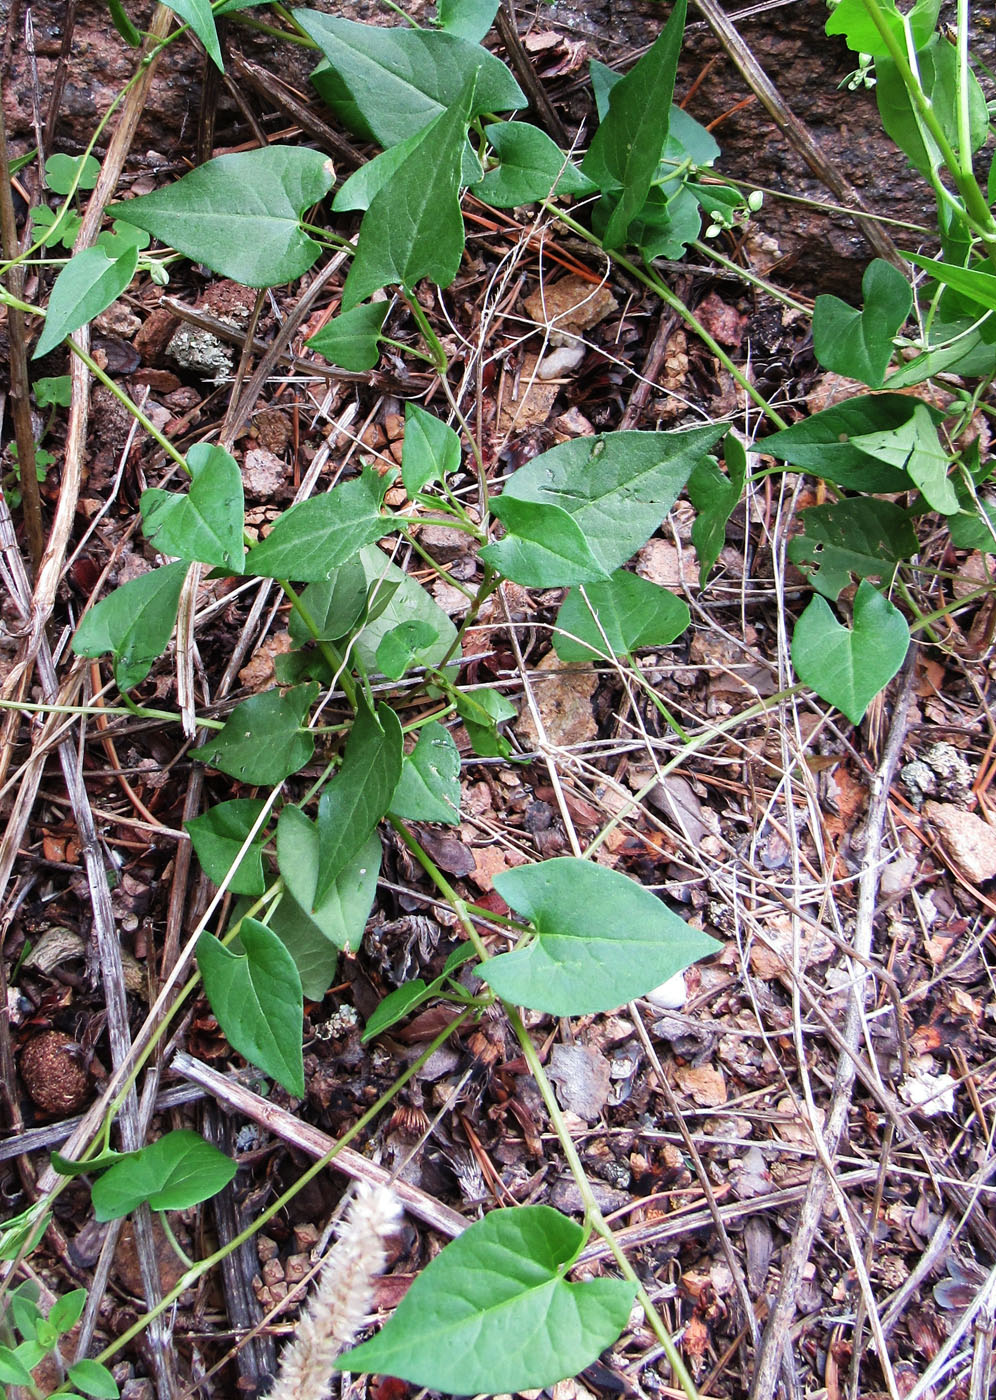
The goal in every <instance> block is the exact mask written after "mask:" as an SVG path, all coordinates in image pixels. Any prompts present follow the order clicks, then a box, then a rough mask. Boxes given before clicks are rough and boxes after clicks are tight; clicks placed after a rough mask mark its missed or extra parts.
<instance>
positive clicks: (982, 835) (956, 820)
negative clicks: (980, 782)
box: [923, 802, 996, 884]
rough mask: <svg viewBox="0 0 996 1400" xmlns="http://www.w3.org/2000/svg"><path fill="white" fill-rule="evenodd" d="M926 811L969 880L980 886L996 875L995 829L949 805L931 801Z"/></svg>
mask: <svg viewBox="0 0 996 1400" xmlns="http://www.w3.org/2000/svg"><path fill="white" fill-rule="evenodd" d="M923 811H924V815H925V816H926V817H927V819H928V821H930V822H932V823H933V825H934V826H935V827H936V829H937V834H938V836H939V837H940V840H941V845H942V846H943V847H944V849H945V851H946V852H947V854H948V855H949V856H950V857H951V860H952V861H953V862H954V864H955V865H956V866H957V867H958V869H959V871H960V872H961V874H962V875H964V876H965V878H966V879H968V880H971V881H972V883H973V884H978V883H979V882H980V881H982V880H991V879H992V878H993V876H994V875H996V830H994V829H993V828H992V827H991V826H990V825H989V823H988V822H984V821H983V820H982V818H981V817H977V816H976V815H975V813H974V812H966V811H964V809H963V808H961V807H955V806H953V805H952V804H951V803H950V802H928V803H926V804H925V806H924V809H923Z"/></svg>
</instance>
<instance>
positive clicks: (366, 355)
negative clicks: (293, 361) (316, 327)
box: [305, 301, 391, 374]
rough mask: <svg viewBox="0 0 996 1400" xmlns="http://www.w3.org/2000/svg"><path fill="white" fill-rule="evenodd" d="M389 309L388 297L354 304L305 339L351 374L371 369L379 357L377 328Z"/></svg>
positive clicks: (325, 356)
mask: <svg viewBox="0 0 996 1400" xmlns="http://www.w3.org/2000/svg"><path fill="white" fill-rule="evenodd" d="M390 309H391V303H390V302H389V301H375V302H371V303H369V304H368V305H365V306H354V307H353V309H352V311H346V312H345V313H344V314H343V315H342V316H335V317H333V319H332V320H331V321H329V323H328V325H326V326H323V327H322V329H321V330H320V331H319V332H318V333H317V335H313V336H312V337H311V339H310V340H309V341H306V342H305V343H306V344H307V346H308V348H309V349H310V350H317V351H318V353H319V355H322V356H323V357H324V358H325V359H326V360H328V362H329V364H330V365H338V366H339V367H340V369H348V370H350V371H351V372H352V373H354V374H360V373H362V372H363V370H367V369H373V367H374V365H375V364H376V363H377V361H378V360H379V359H380V332H381V327H382V326H383V324H384V318H385V317H386V315H387V313H388V312H389V311H390Z"/></svg>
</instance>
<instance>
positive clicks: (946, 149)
mask: <svg viewBox="0 0 996 1400" xmlns="http://www.w3.org/2000/svg"><path fill="white" fill-rule="evenodd" d="M862 3H863V4H864V7H865V10H866V11H867V13H868V15H869V18H870V19H871V21H872V23H873V24H874V25H875V28H876V29H877V30H878V32H879V34H880V35H881V38H882V42H883V43H884V45H885V47H886V48H887V49H888V51H889V57H890V58H891V59H892V61H893V63H894V64H895V65H896V69H897V71H898V73H899V76H900V78H901V79H902V81H903V85H904V87H905V88H906V91H907V93H908V94H909V98H910V101H911V102H912V104H913V106H914V108H915V109H916V114H917V117H918V118H919V120H920V122H921V123H922V124H923V126H924V127H925V128H926V129H927V131H928V132H929V133H930V136H931V138H932V140H933V141H934V144H935V145H936V147H937V150H938V153H939V154H940V157H941V160H942V161H943V163H944V166H945V168H946V169H947V171H948V173H949V175H950V176H951V178H952V180H953V181H954V184H955V188H956V189H957V190H958V193H959V195H960V196H961V198H962V200H963V201H964V206H965V207H964V211H963V212H964V215H965V217H966V218H967V219H968V221H969V223H970V224H971V226H972V228H973V229H974V230H975V232H976V233H977V235H978V236H979V238H980V239H981V240H982V241H983V243H984V244H985V245H986V255H987V257H988V258H989V261H990V262H991V263H992V264H993V266H994V267H996V220H994V219H993V215H992V212H991V211H990V208H989V205H988V204H987V203H986V198H985V195H984V194H983V193H982V191H981V189H980V188H979V184H978V181H977V180H976V178H975V173H974V171H973V170H972V165H971V159H969V161H968V162H967V163H965V164H963V163H962V161H961V160H960V159H959V156H958V154H957V153H956V152H955V150H954V148H953V147H952V145H951V142H950V141H949V140H948V137H947V133H946V132H945V130H944V128H943V126H942V125H941V123H940V121H939V120H938V118H937V114H936V113H935V111H934V105H933V102H932V101H931V99H930V98H929V97H928V96H927V94H926V93H925V92H924V90H923V85H922V83H921V82H920V79H919V76H918V75H917V74H916V73H914V71H913V68H912V66H911V64H910V61H909V58H908V57H907V54H906V52H905V50H904V48H903V45H902V44H900V42H899V40H898V39H897V38H896V36H895V34H894V33H893V31H892V28H891V27H890V25H889V23H888V20H887V19H886V16H885V14H884V13H883V10H882V6H881V4H880V3H879V0H862ZM960 13H961V3H960V4H959V17H960ZM942 42H943V41H942ZM959 86H961V84H960V83H959ZM966 100H967V99H966ZM960 102H961V94H960V93H959V104H960ZM933 174H934V175H935V177H936V171H935V172H933ZM932 183H933V182H932ZM937 183H938V184H939V183H940V182H939V181H938V182H937ZM935 188H936V185H935ZM941 191H943V194H944V196H946V198H947V199H950V198H951V196H950V193H949V192H948V191H947V190H945V189H944V187H943V185H941Z"/></svg>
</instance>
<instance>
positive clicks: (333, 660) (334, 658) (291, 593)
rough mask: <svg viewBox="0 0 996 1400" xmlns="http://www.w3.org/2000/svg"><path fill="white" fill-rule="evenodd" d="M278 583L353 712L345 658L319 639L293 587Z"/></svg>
mask: <svg viewBox="0 0 996 1400" xmlns="http://www.w3.org/2000/svg"><path fill="white" fill-rule="evenodd" d="M278 582H279V584H280V587H281V588H282V589H283V592H284V596H285V597H286V598H287V600H288V601H289V603H290V605H291V607H292V608H293V609H294V611H295V612H296V613H297V615H298V617H299V618H300V619H301V621H302V622H303V623H304V625H305V627H307V629H308V631H309V632H310V633H311V635H312V637H313V638H314V639H315V642H316V644H317V646H318V650H319V651H320V652H321V654H322V656H323V657H324V658H325V660H326V661H327V662H328V664H329V666H330V667H331V669H332V674H333V675H334V676H336V677H337V678H338V681H339V684H340V685H341V686H342V690H343V694H344V695H345V697H346V699H347V700H348V701H349V703H350V705H351V706H352V708H353V709H354V710H355V709H356V704H357V701H356V683H355V682H354V680H353V678H352V676H351V675H350V674H349V672H348V671H347V670H346V662H345V658H344V657H342V656H340V655H339V652H338V650H337V648H336V647H335V646H334V645H333V643H332V642H330V641H327V640H325V639H323V638H320V637H319V635H318V632H319V627H318V624H317V623H316V622H315V620H314V618H313V617H312V616H311V614H310V613H309V612H308V609H307V608H306V607H305V606H304V603H303V602H302V601H301V595H300V594H299V593H298V592H297V590H296V589H295V588H294V586H293V585H292V584H290V583H288V582H287V580H286V579H279V580H278Z"/></svg>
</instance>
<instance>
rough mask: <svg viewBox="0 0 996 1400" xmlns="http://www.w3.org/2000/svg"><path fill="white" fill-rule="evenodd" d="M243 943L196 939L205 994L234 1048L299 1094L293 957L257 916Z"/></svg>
mask: <svg viewBox="0 0 996 1400" xmlns="http://www.w3.org/2000/svg"><path fill="white" fill-rule="evenodd" d="M239 943H240V944H241V951H240V952H233V951H231V949H229V948H226V947H225V946H224V944H222V943H219V941H218V939H217V938H215V937H214V936H213V935H212V934H209V933H204V934H202V935H201V937H200V938H199V939H198V941H197V966H198V968H199V970H200V974H201V981H202V982H203V983H204V994H205V996H206V997H207V999H208V1001H209V1002H210V1003H211V1010H212V1011H213V1012H214V1014H215V1016H216V1017H217V1018H218V1024H219V1026H220V1027H221V1029H222V1030H223V1031H224V1033H225V1037H226V1039H227V1040H228V1043H229V1044H230V1045H231V1047H232V1049H233V1050H237V1051H238V1052H239V1054H240V1055H243V1056H244V1057H245V1058H246V1059H247V1060H248V1061H249V1063H250V1064H253V1065H255V1066H256V1067H257V1068H258V1069H261V1070H262V1071H263V1073H264V1074H268V1075H269V1076H270V1078H271V1079H275V1080H276V1081H277V1083H278V1084H282V1085H283V1087H284V1088H285V1089H286V1090H287V1092H288V1093H289V1094H295V1095H298V1096H300V1095H301V1094H303V1093H304V1053H303V1050H302V1035H303V1026H304V1010H303V1001H302V993H301V978H300V976H299V975H298V970H297V968H296V967H295V965H294V959H293V958H292V957H291V955H290V953H289V952H288V951H287V949H286V948H285V947H284V945H283V944H282V943H281V941H280V939H279V938H278V937H277V935H276V934H275V933H273V932H271V930H270V929H268V928H267V927H266V925H265V924H261V923H259V922H258V921H257V920H256V919H248V918H247V919H243V920H242V923H241V925H240V928H239ZM114 1170H117V1168H115V1169H114Z"/></svg>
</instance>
